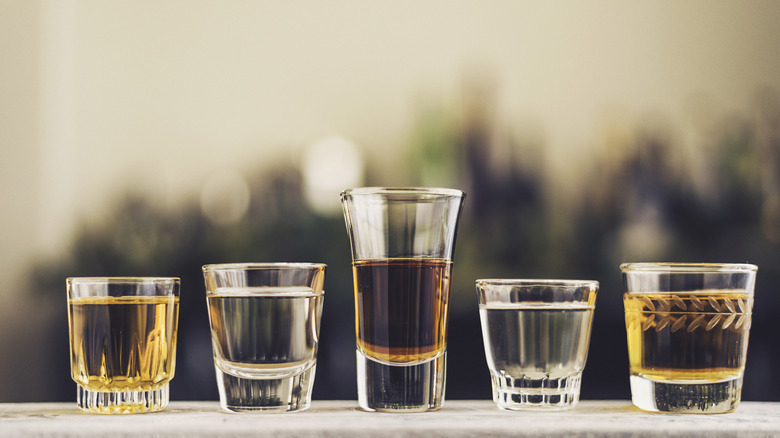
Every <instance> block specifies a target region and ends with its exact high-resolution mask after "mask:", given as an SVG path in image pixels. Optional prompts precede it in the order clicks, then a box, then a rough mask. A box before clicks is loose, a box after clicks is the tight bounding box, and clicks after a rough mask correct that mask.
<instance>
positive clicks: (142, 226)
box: [4, 84, 780, 401]
mask: <svg viewBox="0 0 780 438" xmlns="http://www.w3.org/2000/svg"><path fill="white" fill-rule="evenodd" d="M494 93H495V90H494V87H491V86H490V84H477V85H476V86H475V87H474V88H473V89H467V93H466V95H465V97H464V107H463V108H464V112H463V114H460V115H458V114H452V113H450V112H448V111H446V110H444V109H437V107H436V106H430V107H428V108H427V109H426V110H425V111H424V112H423V114H422V116H421V119H420V120H421V123H420V124H419V125H418V126H417V128H416V130H415V132H414V133H413V134H414V135H413V137H412V140H411V142H410V144H411V145H412V146H413V147H412V148H410V150H409V154H408V166H407V167H406V168H404V169H399V172H404V171H405V172H409V175H408V181H409V184H408V185H413V184H424V185H439V186H451V187H456V188H460V189H463V190H465V191H466V192H467V198H466V203H465V210H464V213H463V217H462V220H461V228H460V230H459V231H458V243H457V245H456V253H455V265H454V274H453V275H454V278H453V290H452V305H451V314H450V316H451V319H450V326H449V346H448V348H449V352H450V353H449V354H450V355H449V364H448V377H447V378H448V384H447V397H449V398H452V399H469V398H476V399H488V398H489V397H490V380H489V375H488V370H487V366H486V364H485V360H484V350H483V346H482V338H481V332H480V324H479V319H478V312H477V302H476V295H475V290H474V280H475V279H477V278H490V277H494V278H495V277H511V278H570V279H571V278H580V279H592V280H598V281H600V282H601V291H600V294H599V298H598V300H597V304H596V315H595V321H594V326H593V333H592V338H591V347H590V354H589V357H588V364H587V367H586V369H585V375H584V378H583V388H582V398H583V399H585V400H587V399H627V398H629V396H630V394H629V389H628V357H627V352H626V346H625V345H626V342H625V328H624V319H623V304H622V291H621V277H620V272H619V270H618V265H619V264H620V263H621V262H637V261H670V262H671V261H691V262H693V261H696V262H750V263H755V264H757V265H758V266H759V272H758V283H757V286H756V307H755V309H754V321H753V325H752V330H751V341H750V348H749V351H748V359H747V370H746V375H745V384H744V390H743V399H744V400H778V395H777V394H780V379H779V378H777V377H774V375H773V374H771V373H770V371H771V370H772V369H773V368H774V367H773V366H772V365H773V364H776V363H780V357H778V355H780V348H778V343H779V341H777V340H776V339H775V337H774V331H773V327H774V326H773V325H772V324H770V319H771V318H772V317H773V315H772V312H773V311H774V310H776V309H778V307H777V305H778V302H779V301H780V297H778V296H777V295H776V294H774V293H773V290H772V289H771V288H770V285H772V284H777V283H778V281H780V278H778V277H780V251H779V250H780V248H778V245H780V98H778V94H777V93H776V92H774V91H772V90H763V91H762V92H761V93H759V94H758V96H757V99H756V105H755V107H754V111H753V112H751V114H748V115H733V114H731V115H721V114H717V112H712V111H710V113H708V114H693V115H692V120H694V119H695V120H694V121H695V123H693V124H692V126H683V127H680V126H677V124H675V123H674V122H671V121H668V120H665V119H664V118H662V117H654V118H647V119H644V120H643V121H641V122H640V123H639V125H638V126H635V127H634V129H631V130H629V132H630V134H629V135H616V136H611V135H609V133H607V135H606V136H605V138H612V139H617V140H610V141H605V144H604V145H603V147H602V148H599V151H598V152H597V153H595V154H594V155H593V156H592V159H591V160H590V161H589V162H585V163H582V165H581V166H578V168H579V169H584V170H583V173H582V174H564V175H559V174H548V173H547V171H546V169H547V167H546V166H545V165H544V164H545V163H544V148H545V144H544V140H543V137H542V136H540V135H538V131H536V130H528V131H527V132H520V133H518V134H516V135H514V136H512V135H505V133H506V132H510V130H509V129H508V128H506V127H503V126H495V125H497V122H496V120H497V118H496V116H495V115H493V114H492V109H493V108H494V104H493V103H492V101H493V100H494V98H495V96H494ZM694 107H695V105H694ZM458 116H460V117H461V118H460V119H458ZM612 128H614V129H620V127H616V126H611V125H609V124H608V125H607V129H612ZM683 138H685V139H687V140H683ZM691 138H693V139H694V140H691ZM379 165H381V163H369V166H375V167H376V166H379ZM274 169H275V170H273V171H268V170H263V169H261V170H258V171H256V172H255V174H256V175H259V176H258V178H257V179H256V180H255V181H252V182H251V184H250V186H251V192H252V200H251V204H250V207H249V213H248V215H247V216H246V217H245V218H244V219H243V220H241V221H240V222H239V223H236V224H233V225H230V226H218V225H214V224H211V223H209V222H208V221H207V220H206V219H205V218H204V216H203V214H202V213H201V211H200V210H199V208H198V205H197V204H196V203H194V202H193V203H191V204H186V205H183V206H180V207H176V208H163V207H159V206H155V205H153V204H151V203H150V202H149V201H147V200H145V199H144V198H143V197H139V196H133V195H128V196H127V197H126V198H125V199H124V200H122V201H121V202H120V203H119V204H118V205H117V206H116V208H115V210H114V214H113V215H112V217H110V218H109V219H108V220H106V221H105V222H104V223H103V224H102V225H100V226H92V225H90V226H88V227H87V226H85V227H84V228H83V229H81V230H80V231H79V232H78V233H77V237H76V239H75V241H74V243H73V246H72V249H71V251H70V252H69V254H68V258H67V260H65V261H51V262H42V263H40V264H38V265H37V266H35V267H34V268H33V269H32V270H31V272H35V273H36V275H34V276H31V280H30V281H31V282H32V283H33V284H34V288H35V290H37V291H38V293H39V294H40V295H39V298H41V299H48V300H53V301H56V302H58V304H57V305H59V309H60V311H59V313H57V315H58V317H57V318H56V319H54V320H51V321H48V324H49V326H48V327H46V330H47V331H48V333H49V336H48V339H49V341H50V344H49V345H48V346H47V348H49V350H50V353H49V354H50V361H49V362H48V363H47V364H46V366H47V368H46V370H45V372H46V373H49V374H50V377H49V379H50V381H51V382H52V384H51V385H50V391H49V392H48V393H45V394H39V395H38V398H37V400H40V401H44V400H47V401H52V400H62V401H68V400H72V399H73V395H74V393H75V391H74V389H75V384H73V383H72V382H71V380H70V376H69V362H68V352H67V345H68V341H67V331H66V327H67V321H66V315H65V303H64V296H65V293H64V279H65V277H66V276H97V275H124V276H128V275H144V276H146V275H166V276H180V277H181V278H182V297H181V314H180V327H179V333H180V337H179V352H178V362H177V369H176V376H175V378H174V380H173V382H172V385H171V388H172V398H173V399H175V400H182V399H189V400H204V399H211V400H214V399H216V397H217V392H216V383H215V377H214V371H213V364H212V357H211V345H210V337H209V336H210V335H209V330H208V319H207V314H206V303H205V290H204V287H203V280H202V274H201V265H203V264H207V263H223V262H239V261H242V262H247V261H256V262H263V261H266V262H270V261H310V262H322V263H327V264H328V266H329V267H328V273H327V279H326V292H325V294H326V295H325V307H324V311H323V318H322V328H321V339H320V340H321V343H320V350H319V361H318V367H317V368H318V370H317V375H316V380H315V386H314V399H315V400H323V399H355V397H356V384H355V379H356V373H355V356H354V354H355V353H354V342H355V340H354V336H355V335H354V320H353V318H354V314H353V312H354V310H353V309H354V305H353V302H352V272H351V266H350V254H349V246H348V241H347V234H346V230H345V226H344V220H343V218H342V217H340V216H319V215H317V214H315V213H313V211H312V210H311V209H310V208H309V207H308V206H307V204H306V202H305V197H304V194H303V193H302V190H303V185H302V183H301V181H302V178H301V175H300V170H299V169H298V168H297V166H293V165H279V166H276V167H275V168H274ZM569 178H574V179H575V181H576V187H577V188H578V189H577V190H576V193H574V194H570V195H560V194H558V193H557V192H556V190H557V187H558V185H557V184H555V182H556V181H560V180H565V179H569ZM382 184H383V181H381V180H372V179H371V174H369V175H368V181H367V185H382ZM553 195H554V196H553ZM41 273H42V274H41ZM60 304H61V305H60ZM4 396H5V397H7V401H18V400H12V397H9V396H8V395H4ZM32 401H34V400H32Z"/></svg>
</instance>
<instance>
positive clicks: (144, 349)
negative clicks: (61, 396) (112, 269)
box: [66, 277, 180, 414]
mask: <svg viewBox="0 0 780 438" xmlns="http://www.w3.org/2000/svg"><path fill="white" fill-rule="evenodd" d="M66 285H67V292H68V326H69V334H70V370H71V376H72V377H73V380H74V381H75V382H76V384H77V385H78V390H77V395H76V403H77V404H78V406H79V407H80V408H81V409H83V410H85V411H87V412H92V413H99V414H129V413H137V412H154V411H160V410H162V409H164V408H165V407H166V406H167V405H168V397H169V389H168V385H169V382H170V381H171V379H172V378H173V373H174V369H175V365H176V332H177V325H178V317H179V288H180V281H179V279H178V278H151V277H103V278H93V277H80V278H68V279H67V280H66Z"/></svg>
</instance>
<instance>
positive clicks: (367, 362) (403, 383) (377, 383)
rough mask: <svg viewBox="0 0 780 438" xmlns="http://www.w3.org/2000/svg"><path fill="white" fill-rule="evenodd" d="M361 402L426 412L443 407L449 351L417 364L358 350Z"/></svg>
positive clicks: (386, 408) (384, 408)
mask: <svg viewBox="0 0 780 438" xmlns="http://www.w3.org/2000/svg"><path fill="white" fill-rule="evenodd" d="M357 371H358V405H360V407H361V408H363V409H365V410H367V411H388V412H425V411H433V410H436V409H439V408H441V406H442V404H443V403H444V384H445V379H446V373H447V352H446V351H444V352H443V353H442V354H440V355H438V356H436V357H434V358H432V359H429V360H427V361H425V362H418V363H414V364H408V365H407V364H390V363H387V362H379V361H376V360H374V359H371V358H369V357H366V356H365V355H363V354H362V353H361V352H360V351H359V350H358V352H357Z"/></svg>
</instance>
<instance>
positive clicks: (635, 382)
mask: <svg viewBox="0 0 780 438" xmlns="http://www.w3.org/2000/svg"><path fill="white" fill-rule="evenodd" d="M630 381H631V401H632V402H633V403H634V405H635V406H636V407H638V408H639V409H642V410H645V411H650V412H674V413H684V414H722V413H726V412H731V411H733V410H734V409H736V408H737V405H739V401H740V398H741V395H742V378H741V377H738V378H734V379H730V380H725V381H721V382H715V383H682V382H668V381H657V380H651V379H648V378H646V377H641V376H631V380H630Z"/></svg>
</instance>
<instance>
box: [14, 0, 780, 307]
mask: <svg viewBox="0 0 780 438" xmlns="http://www.w3.org/2000/svg"><path fill="white" fill-rule="evenodd" d="M779 22H780V3H779V2H770V1H755V2H734V1H723V0H716V1H712V0H696V1H686V2H673V1H649V0H647V1H636V2H623V1H617V0H615V1H604V0H596V1H590V2H577V1H564V2H537V1H509V0H507V1H499V0H495V1H444V0H441V1H422V2H420V1H406V0H404V1H377V2H361V1H345V0H335V1H327V2H320V1H289V2H272V1H227V2H224V1H204V0H186V1H185V0H161V1H143V0H142V1H137V0H133V1H109V2H106V1H102V0H80V1H74V0H34V1H26V0H0V115H2V116H0V148H2V157H3V159H2V160H1V162H0V166H2V169H0V175H2V176H1V178H2V183H3V184H2V188H0V190H2V192H3V194H2V196H3V201H4V202H3V207H4V208H3V214H2V218H1V219H0V221H1V223H0V236H1V239H0V241H2V252H0V272H1V273H2V275H0V298H3V297H7V296H10V295H12V294H14V293H22V292H16V291H17V290H20V288H18V287H15V285H16V283H14V281H15V280H14V279H17V278H18V274H19V272H20V271H21V269H22V268H23V267H24V266H25V265H26V263H27V261H29V259H30V258H31V257H33V256H35V255H37V254H56V253H58V252H59V251H62V250H63V249H65V248H67V245H68V243H69V238H70V235H71V232H72V230H73V227H74V226H75V225H76V224H77V223H79V221H82V220H84V219H89V218H93V217H95V216H99V215H100V214H101V213H102V212H104V211H105V209H107V208H110V207H111V206H112V199H113V197H115V196H116V195H117V194H118V193H121V192H123V191H124V190H127V189H128V188H132V189H134V190H137V191H141V192H144V193H150V194H153V195H154V196H155V199H157V200H158V201H159V202H161V203H164V204H170V205H175V204H176V203H178V202H181V201H182V200H183V199H187V198H191V197H196V196H197V194H198V192H199V190H201V188H202V187H203V185H204V183H205V181H206V180H207V179H208V176H209V175H210V174H212V173H213V172H218V171H222V170H224V169H239V170H241V171H245V172H251V171H254V170H255V169H257V168H258V166H260V165H262V164H263V163H268V162H272V161H273V160H277V159H294V158H290V157H295V156H296V154H297V153H299V152H300V151H301V150H302V149H303V148H304V147H305V146H306V145H308V144H309V143H311V142H313V141H315V140H316V139H318V138H320V137H321V136H328V135H334V134H336V135H341V136H344V137H346V138H349V139H352V140H353V141H355V142H357V143H358V144H359V145H361V146H363V147H365V148H366V149H367V150H368V151H370V152H371V153H373V154H376V155H379V156H381V157H384V159H385V162H386V163H388V165H389V166H392V165H393V163H396V162H397V160H398V154H397V153H398V150H399V148H400V147H401V145H403V144H404V142H405V141H406V140H407V139H408V135H409V130H410V129H411V126H412V124H413V123H414V117H415V114H416V111H417V109H418V105H419V104H420V102H421V101H424V100H425V99H432V100H434V101H437V102H440V103H442V104H443V105H445V106H446V105H451V106H452V107H453V108H455V107H456V106H457V105H458V102H459V99H460V97H461V96H460V92H461V86H462V81H463V79H464V77H465V76H467V75H468V74H470V73H468V72H470V71H473V70H476V71H483V72H488V75H489V76H490V77H492V78H493V80H495V83H496V87H497V90H498V94H497V99H496V106H497V107H496V109H495V112H494V114H496V117H497V118H498V119H500V120H501V122H502V123H506V124H507V125H508V126H510V127H511V126H514V125H518V126H519V125H521V124H526V125H527V124H528V123H538V124H539V125H540V126H541V128H542V131H543V133H544V141H545V144H546V145H547V148H548V150H547V153H548V157H549V158H550V162H551V163H553V164H552V165H553V166H555V167H556V168H557V169H562V170H566V169H569V168H572V167H576V166H577V165H578V164H580V163H582V160H583V159H586V157H587V155H588V154H589V153H590V152H592V150H593V148H594V147H596V146H597V145H598V141H599V133H598V132H597V131H598V127H599V123H600V122H601V121H602V119H603V117H604V114H605V108H619V109H620V112H622V113H624V115H625V116H626V117H631V115H632V114H637V115H638V114H643V113H647V112H656V111H657V112H663V113H666V114H669V115H671V117H680V118H684V117H685V105H686V101H687V99H688V98H689V97H690V96H691V95H692V94H695V93H699V92H701V93H705V94H707V95H709V96H711V98H712V102H714V103H715V104H716V105H719V106H721V107H723V108H726V109H741V108H747V107H748V106H749V104H750V99H752V97H753V93H754V92H755V90H756V89H757V88H758V87H760V86H764V85H769V86H772V87H774V88H775V89H780V31H779V30H778V26H777V24H778V23H779ZM387 180H388V182H389V183H396V184H401V183H403V182H402V181H393V180H392V177H391V176H388V179H387Z"/></svg>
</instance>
